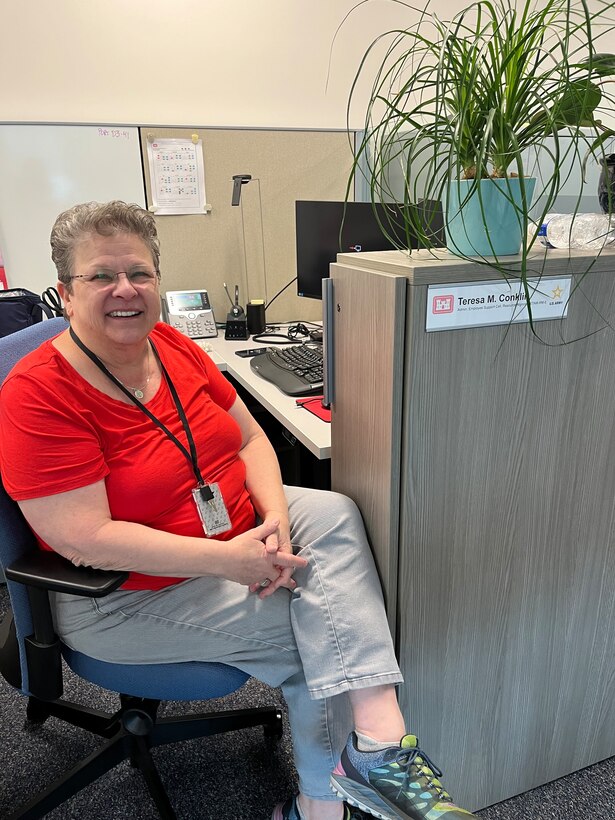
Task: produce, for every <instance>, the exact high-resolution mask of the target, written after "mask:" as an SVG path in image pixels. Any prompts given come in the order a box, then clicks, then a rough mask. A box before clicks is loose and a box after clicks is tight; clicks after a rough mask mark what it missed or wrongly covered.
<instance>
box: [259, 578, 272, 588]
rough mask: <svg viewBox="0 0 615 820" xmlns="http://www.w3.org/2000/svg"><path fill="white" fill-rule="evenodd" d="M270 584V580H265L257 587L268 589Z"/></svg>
mask: <svg viewBox="0 0 615 820" xmlns="http://www.w3.org/2000/svg"><path fill="white" fill-rule="evenodd" d="M270 583H271V578H265V579H264V580H263V581H261V582H260V584H259V587H263V588H265V587H268V586H269V584H270Z"/></svg>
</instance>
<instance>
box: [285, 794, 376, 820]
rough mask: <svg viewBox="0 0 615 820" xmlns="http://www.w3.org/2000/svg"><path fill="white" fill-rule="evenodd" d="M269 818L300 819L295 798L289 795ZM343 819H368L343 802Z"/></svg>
mask: <svg viewBox="0 0 615 820" xmlns="http://www.w3.org/2000/svg"><path fill="white" fill-rule="evenodd" d="M271 820H300V818H299V812H298V810H297V798H296V797H289V798H288V800H287V801H286V802H285V803H280V804H279V805H277V806H276V807H275V809H274V810H273V814H272V815H271ZM343 820H368V815H366V814H363V812H362V811H359V809H358V808H355V807H354V806H347V805H346V803H344V815H343Z"/></svg>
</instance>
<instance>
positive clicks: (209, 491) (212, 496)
mask: <svg viewBox="0 0 615 820" xmlns="http://www.w3.org/2000/svg"><path fill="white" fill-rule="evenodd" d="M69 333H70V336H71V338H72V339H73V341H74V342H75V344H76V345H77V347H79V348H80V349H81V350H82V351H83V352H84V353H85V355H86V356H87V357H88V358H89V359H90V360H91V361H92V362H93V363H94V364H95V365H96V367H98V369H99V370H101V371H102V372H103V373H104V374H105V376H107V378H108V379H110V380H111V381H112V382H113V384H115V386H116V387H117V388H118V389H119V390H121V391H122V393H124V395H125V396H127V398H129V399H130V401H131V402H132V403H133V404H136V406H137V407H138V408H139V409H140V410H141V411H142V412H143V413H145V415H146V416H147V417H148V418H149V419H150V421H152V422H153V423H154V424H155V425H156V427H159V428H160V429H161V430H162V431H163V433H164V434H165V435H166V436H167V437H168V438H169V439H170V440H171V441H172V442H173V444H175V446H176V447H177V448H178V449H179V450H180V451H181V452H182V453H183V454H184V455H185V456H186V458H187V459H188V462H189V464H190V465H191V466H192V469H193V470H194V475H195V477H196V480H197V482H198V484H197V486H196V487H195V488H194V490H192V495H193V497H194V503H195V504H196V508H197V510H198V513H199V518H200V519H201V523H202V524H203V530H204V531H205V535H208V536H212V535H221V534H222V533H223V532H228V531H229V530H230V529H231V519H230V518H229V514H228V510H227V509H226V505H225V503H224V499H223V498H222V493H221V492H220V487H219V486H218V485H217V484H210V483H207V482H206V481H205V480H204V478H203V476H202V475H201V471H200V469H199V462H198V457H197V451H196V444H195V442H194V438H193V436H192V432H191V430H190V425H189V424H188V419H187V418H186V414H185V412H184V408H183V406H182V403H181V401H180V398H179V396H178V394H177V390H176V389H175V385H174V384H173V382H172V380H171V377H170V376H169V374H168V373H167V369H166V367H165V366H164V364H163V363H162V361H161V359H160V356H159V355H158V351H157V350H156V345H155V344H154V342H153V341H152V340H151V339H148V344H149V345H151V348H152V350H153V352H154V356H155V357H156V361H157V362H158V365H159V366H160V370H161V371H162V374H163V376H164V378H165V381H166V383H167V385H168V387H169V392H170V393H171V397H172V399H173V403H174V404H175V409H176V410H177V413H178V416H179V419H180V421H181V424H182V427H183V429H184V432H185V434H186V439H187V440H188V446H189V448H190V449H189V450H187V449H186V447H185V446H184V445H183V444H182V442H181V441H179V439H178V438H177V436H176V435H175V434H174V433H172V432H171V430H169V428H168V427H167V426H166V425H165V424H163V423H162V422H161V421H160V419H158V418H156V416H154V414H153V413H152V412H151V410H149V408H147V407H146V406H145V405H144V404H142V403H141V402H140V401H139V399H138V398H137V397H136V395H133V394H132V393H131V392H130V391H129V390H128V389H127V388H126V386H125V385H124V384H122V382H121V381H120V380H119V379H118V378H116V377H115V376H114V375H113V373H111V372H110V371H109V370H108V369H107V367H106V366H105V365H104V363H103V362H101V360H100V359H99V358H98V356H97V355H96V354H95V353H93V352H92V351H91V350H90V349H89V348H88V347H86V345H84V344H83V342H82V341H81V339H80V338H79V337H78V336H77V334H76V333H75V331H74V329H73V328H72V327H71V328H69ZM141 398H142V397H141Z"/></svg>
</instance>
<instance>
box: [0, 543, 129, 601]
mask: <svg viewBox="0 0 615 820" xmlns="http://www.w3.org/2000/svg"><path fill="white" fill-rule="evenodd" d="M5 574H6V577H7V579H8V580H9V581H16V582H17V583H20V584H25V585H26V586H30V587H39V588H42V589H47V590H51V591H53V592H68V593H69V594H70V595H82V596H85V597H88V598H102V597H104V596H105V595H108V594H109V593H110V592H114V591H115V590H116V589H117V588H118V587H120V586H121V585H122V584H123V583H124V581H125V580H126V579H127V578H128V573H127V572H124V571H119V570H117V571H116V570H104V569H92V567H77V566H75V564H72V563H71V562H70V561H68V560H67V559H66V558H64V557H63V556H61V555H59V554H58V553H57V552H47V551H43V550H33V551H32V552H30V553H28V554H27V555H24V556H22V557H21V558H18V559H17V560H16V561H13V563H12V564H10V565H9V566H7V567H6V568H5Z"/></svg>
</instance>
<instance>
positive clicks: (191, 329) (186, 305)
mask: <svg viewBox="0 0 615 820" xmlns="http://www.w3.org/2000/svg"><path fill="white" fill-rule="evenodd" d="M162 306H163V319H164V320H165V322H167V324H169V325H171V327H175V328H177V330H180V331H181V332H182V333H185V334H186V336H189V337H190V338H191V339H207V338H209V337H211V336H217V335H218V331H217V329H216V320H215V318H214V312H213V310H212V309H211V305H210V304H209V296H208V295H207V291H206V290H168V291H167V292H166V294H165V298H164V299H163V301H162Z"/></svg>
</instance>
